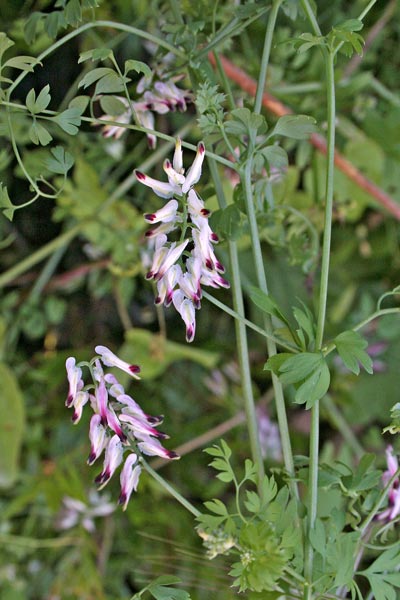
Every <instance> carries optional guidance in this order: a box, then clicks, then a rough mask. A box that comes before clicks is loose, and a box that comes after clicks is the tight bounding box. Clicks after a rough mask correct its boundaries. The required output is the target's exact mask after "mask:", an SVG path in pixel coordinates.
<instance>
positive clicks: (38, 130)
mask: <svg viewBox="0 0 400 600" xmlns="http://www.w3.org/2000/svg"><path fill="white" fill-rule="evenodd" d="M29 137H30V138H31V140H32V142H33V143H34V144H36V145H38V144H40V145H41V146H47V144H49V143H50V142H51V140H52V139H53V138H52V136H51V135H50V133H49V132H48V131H47V129H45V128H44V127H43V125H41V124H40V123H38V122H37V121H36V120H35V121H34V122H33V123H32V125H31V127H30V129H29Z"/></svg>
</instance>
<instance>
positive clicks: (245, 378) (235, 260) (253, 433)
mask: <svg viewBox="0 0 400 600" xmlns="http://www.w3.org/2000/svg"><path fill="white" fill-rule="evenodd" d="M208 164H209V167H210V172H211V175H212V177H213V180H214V184H215V190H216V194H217V198H218V203H219V205H220V207H221V208H225V207H226V200H225V194H224V190H223V188H222V184H221V180H220V176H219V173H218V169H217V167H216V164H215V162H214V161H213V160H210V159H209V160H208ZM228 248H229V257H230V267H231V274H232V277H231V283H232V301H233V306H234V309H235V312H236V313H237V314H238V315H239V317H240V319H239V320H238V319H235V330H236V340H237V349H238V359H239V367H240V373H241V381H242V390H243V400H244V409H245V413H246V420H247V427H248V432H249V439H250V447H251V454H252V458H253V461H254V463H255V464H256V465H257V469H258V481H259V487H260V485H261V481H262V479H263V477H264V475H265V471H264V462H263V458H262V453H261V446H260V440H259V436H258V425H257V414H256V409H255V402H254V395H253V387H252V381H251V373H250V365H249V349H248V345H247V334H246V325H245V323H244V302H243V295H242V286H241V277H240V268H239V257H238V250H237V245H236V243H235V242H233V241H230V242H229V243H228Z"/></svg>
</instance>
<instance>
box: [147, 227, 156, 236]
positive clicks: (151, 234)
mask: <svg viewBox="0 0 400 600" xmlns="http://www.w3.org/2000/svg"><path fill="white" fill-rule="evenodd" d="M155 233H156V230H155V229H149V230H148V231H146V233H145V234H144V237H147V238H151V237H153V235H155Z"/></svg>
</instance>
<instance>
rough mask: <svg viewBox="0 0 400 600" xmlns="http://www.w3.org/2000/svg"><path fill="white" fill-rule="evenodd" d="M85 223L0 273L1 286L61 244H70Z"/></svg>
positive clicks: (48, 254)
mask: <svg viewBox="0 0 400 600" xmlns="http://www.w3.org/2000/svg"><path fill="white" fill-rule="evenodd" d="M84 225H86V223H80V224H79V225H76V226H75V227H72V229H69V230H68V231H66V232H65V233H62V234H61V235H59V236H58V237H56V238H55V239H54V240H51V242H49V243H48V244H46V245H45V246H42V247H41V248H39V250H37V251H36V252H34V253H33V254H31V255H29V256H27V258H25V259H24V260H22V261H21V262H20V263H18V264H17V265H15V266H14V267H12V268H11V269H8V271H6V272H5V273H3V274H2V275H0V288H2V287H4V286H6V285H7V284H9V283H10V282H11V281H13V280H14V279H15V278H16V277H18V276H19V275H22V273H25V271H28V269H30V268H31V267H33V266H34V265H36V264H37V263H39V262H41V261H42V260H44V259H45V258H47V257H48V256H50V254H52V253H53V252H54V251H55V250H57V249H58V248H60V247H61V246H64V245H66V244H68V243H69V242H70V241H71V240H72V239H73V238H74V237H75V236H76V235H78V233H80V231H81V230H82V229H83V227H84Z"/></svg>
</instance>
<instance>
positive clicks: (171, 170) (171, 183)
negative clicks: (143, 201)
mask: <svg viewBox="0 0 400 600" xmlns="http://www.w3.org/2000/svg"><path fill="white" fill-rule="evenodd" d="M204 157H205V147H204V144H203V142H200V143H199V145H198V146H197V152H196V156H195V159H194V161H193V164H192V166H191V167H190V169H189V170H188V173H187V175H186V176H184V174H183V173H184V169H183V167H182V146H181V141H180V140H177V142H176V144H175V153H174V158H173V161H172V164H171V163H170V161H169V160H166V161H165V162H164V171H165V172H166V174H167V176H168V183H166V182H164V181H158V180H157V179H153V178H152V177H149V176H148V175H145V173H142V172H141V171H135V175H136V178H137V180H138V181H140V183H143V184H144V185H147V186H148V187H150V188H151V189H152V190H153V192H154V193H155V194H157V196H161V198H172V197H173V196H182V194H187V192H189V190H190V189H191V188H192V187H193V186H194V185H195V184H196V183H197V182H198V181H199V179H200V176H201V168H202V164H203V161H204Z"/></svg>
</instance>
